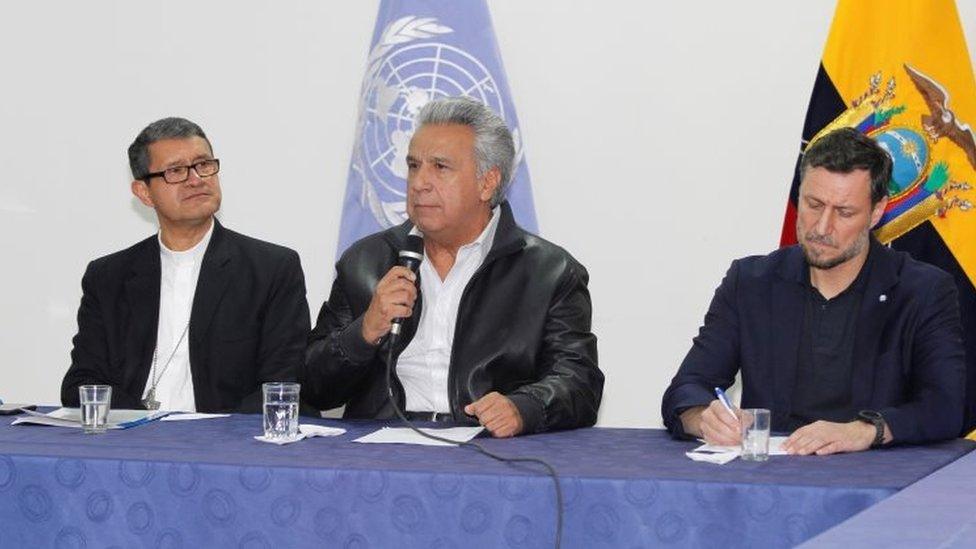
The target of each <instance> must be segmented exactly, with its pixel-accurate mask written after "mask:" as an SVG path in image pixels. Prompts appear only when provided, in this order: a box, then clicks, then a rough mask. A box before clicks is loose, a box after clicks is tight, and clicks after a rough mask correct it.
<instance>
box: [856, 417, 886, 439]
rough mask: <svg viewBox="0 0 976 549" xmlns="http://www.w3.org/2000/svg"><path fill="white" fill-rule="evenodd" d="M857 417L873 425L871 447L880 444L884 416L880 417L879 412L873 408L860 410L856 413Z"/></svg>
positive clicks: (882, 435)
mask: <svg viewBox="0 0 976 549" xmlns="http://www.w3.org/2000/svg"><path fill="white" fill-rule="evenodd" d="M857 419H858V420H859V421H863V422H865V423H870V424H872V425H874V429H875V432H874V441H872V442H871V448H877V447H878V446H881V443H882V442H884V428H885V422H884V418H883V417H881V414H880V413H879V412H875V411H874V410H861V411H860V412H858V413H857Z"/></svg>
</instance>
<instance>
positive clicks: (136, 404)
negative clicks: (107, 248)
mask: <svg viewBox="0 0 976 549" xmlns="http://www.w3.org/2000/svg"><path fill="white" fill-rule="evenodd" d="M98 278H99V269H98V268H97V266H96V263H94V262H92V263H89V264H88V268H87V269H85V275H84V276H83V277H82V279H81V292H82V294H81V305H80V306H79V307H78V333H76V334H75V337H74V338H73V339H72V340H71V343H72V348H71V366H70V367H68V372H67V373H66V374H65V375H64V380H62V382H61V404H62V405H64V406H68V407H72V408H77V407H78V406H79V405H80V402H79V400H80V399H79V396H78V387H80V386H82V385H92V384H98V385H111V386H112V407H113V408H120V409H141V408H143V405H142V402H141V397H142V395H133V394H129V393H125V392H123V388H122V379H120V378H119V377H118V372H116V371H114V370H113V369H112V368H111V367H110V364H109V352H108V334H107V332H106V327H105V318H104V316H103V314H102V306H101V303H100V301H99V295H98Z"/></svg>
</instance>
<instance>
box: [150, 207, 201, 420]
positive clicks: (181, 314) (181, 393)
mask: <svg viewBox="0 0 976 549" xmlns="http://www.w3.org/2000/svg"><path fill="white" fill-rule="evenodd" d="M213 226H214V223H213V221H211V223H210V230H208V231H207V234H205V235H204V236H203V239H202V240H200V242H198V243H197V244H196V245H195V246H194V247H192V248H190V249H189V250H186V251H182V252H174V251H173V250H170V249H169V248H167V247H166V245H165V244H163V239H162V237H157V238H159V262H160V267H161V268H162V269H161V272H160V277H159V326H158V327H157V329H156V364H155V368H152V369H151V370H150V372H149V379H147V380H146V388H145V389H143V391H142V398H143V399H145V398H146V395H147V394H149V389H150V388H152V384H153V379H154V378H155V379H157V380H158V381H157V384H156V400H157V401H159V403H160V405H159V409H160V410H174V411H184V412H195V411H196V409H197V405H196V400H195V399H194V396H193V377H192V376H191V375H190V341H189V340H190V333H189V329H188V328H187V326H188V324H189V322H190V312H191V310H192V309H193V296H194V294H195V293H196V289H197V279H199V278H200V266H201V264H202V263H203V255H204V253H206V251H207V245H208V244H209V243H210V236H211V235H212V234H213ZM184 330H187V333H186V335H183V331H184ZM181 335H183V341H180V336H181ZM178 341H180V342H179V348H176V351H175V354H173V353H174V347H176V344H177V342H178ZM170 355H173V359H172V361H170V363H169V366H166V362H167V361H168V360H169V357H170Z"/></svg>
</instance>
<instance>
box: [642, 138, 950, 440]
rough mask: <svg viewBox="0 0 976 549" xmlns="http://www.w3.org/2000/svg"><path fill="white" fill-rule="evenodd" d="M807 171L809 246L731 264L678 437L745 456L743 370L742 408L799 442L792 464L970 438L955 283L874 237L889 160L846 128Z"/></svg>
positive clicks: (703, 340) (686, 374) (670, 403)
mask: <svg viewBox="0 0 976 549" xmlns="http://www.w3.org/2000/svg"><path fill="white" fill-rule="evenodd" d="M800 170H801V183H800V189H799V197H798V208H797V222H796V234H797V241H798V242H799V244H798V245H796V246H791V247H788V248H783V249H780V250H778V251H775V252H773V253H771V254H769V255H766V256H754V257H747V258H744V259H739V260H736V261H734V262H733V263H732V266H731V267H730V268H729V271H728V273H727V274H726V276H725V279H724V280H723V281H722V284H721V285H720V286H719V288H718V290H716V292H715V296H714V298H713V299H712V303H711V305H710V306H709V310H708V313H707V314H706V316H705V322H704V325H703V326H702V328H701V330H700V332H699V334H698V336H697V337H696V338H695V339H694V341H693V344H692V348H691V350H690V351H689V352H688V354H687V356H686V357H685V359H684V361H683V362H682V364H681V367H680V368H679V370H678V373H677V375H675V377H674V379H673V380H672V382H671V385H670V387H669V388H668V390H667V391H666V393H665V395H664V399H663V402H662V406H661V408H662V415H663V416H664V422H665V425H666V426H667V428H668V430H669V431H670V432H671V433H672V435H674V436H676V437H689V436H694V437H702V438H704V439H705V440H706V441H708V442H709V443H713V444H723V445H733V444H738V443H739V441H740V425H739V419H738V418H739V417H740V413H739V411H738V409H726V405H723V403H722V399H721V398H719V399H716V398H715V395H716V392H718V393H720V394H722V395H724V393H722V391H721V389H724V388H728V387H729V386H731V385H732V383H733V382H734V380H735V376H736V373H737V371H741V374H742V405H743V407H747V408H768V409H769V410H770V412H771V422H772V430H773V431H780V432H790V433H791V434H790V436H789V438H788V439H787V441H786V443H785V444H784V449H785V450H786V451H787V452H788V453H791V454H800V455H807V454H818V455H825V454H833V453H838V452H855V451H860V450H866V449H868V448H872V447H878V446H882V445H887V444H902V443H923V442H930V441H936V440H940V439H946V438H952V437H955V436H958V435H959V433H960V430H961V429H962V420H963V402H964V394H963V392H964V387H965V378H964V375H965V372H964V351H963V346H962V328H961V325H960V320H959V305H958V303H957V298H956V288H955V285H954V283H953V280H952V278H951V277H950V276H949V275H948V274H946V273H944V272H943V271H941V270H939V269H937V268H935V267H933V266H930V265H927V264H924V263H921V262H918V261H915V260H914V259H912V258H911V257H910V256H909V255H908V254H906V253H902V252H896V251H894V250H891V249H889V248H886V247H884V246H882V245H881V244H880V243H879V242H878V241H877V240H875V239H874V238H873V237H872V236H871V233H870V229H871V228H872V227H873V226H875V225H876V224H877V223H878V222H879V221H880V219H881V216H882V214H883V213H884V211H885V206H886V205H887V200H888V196H887V189H888V183H889V180H890V179H891V159H890V157H889V156H888V154H887V152H885V151H884V149H882V148H881V147H880V146H878V145H877V144H876V143H875V142H874V141H873V140H872V139H870V138H868V137H866V136H864V135H862V134H860V133H859V132H857V131H856V130H853V129H849V128H845V129H840V130H835V131H833V132H830V133H828V134H826V135H824V136H823V137H821V138H820V139H818V140H816V141H814V142H813V143H812V144H811V145H810V146H809V147H808V148H807V150H806V152H805V153H804V157H803V160H802V162H801V165H800ZM716 388H718V390H717V391H716ZM726 404H727V403H726ZM728 407H729V408H731V405H728Z"/></svg>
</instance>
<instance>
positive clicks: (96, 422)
mask: <svg viewBox="0 0 976 549" xmlns="http://www.w3.org/2000/svg"><path fill="white" fill-rule="evenodd" d="M78 398H79V400H80V401H81V425H82V426H83V427H84V428H85V433H87V434H89V435H95V434H99V433H104V432H105V427H106V425H107V424H108V411H109V408H110V407H111V405H112V386H111V385H82V386H80V387H78Z"/></svg>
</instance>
